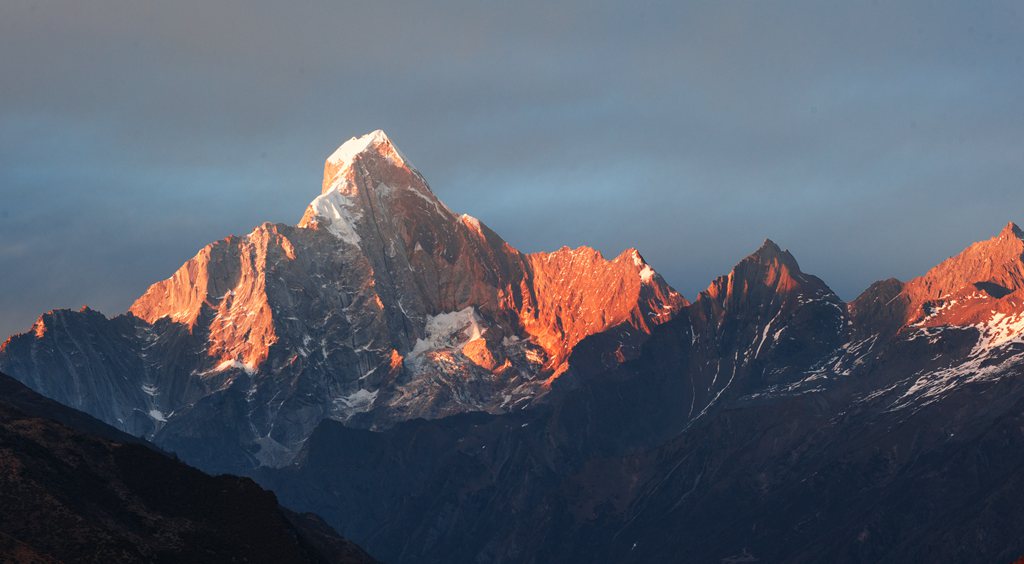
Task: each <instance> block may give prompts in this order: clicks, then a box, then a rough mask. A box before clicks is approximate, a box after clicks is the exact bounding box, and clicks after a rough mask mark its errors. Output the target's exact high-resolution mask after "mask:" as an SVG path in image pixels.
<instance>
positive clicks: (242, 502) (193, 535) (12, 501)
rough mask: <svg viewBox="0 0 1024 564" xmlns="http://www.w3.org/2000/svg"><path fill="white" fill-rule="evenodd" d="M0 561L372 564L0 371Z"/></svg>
mask: <svg viewBox="0 0 1024 564" xmlns="http://www.w3.org/2000/svg"><path fill="white" fill-rule="evenodd" d="M0 500H2V503H0V505H2V509H0V561H3V562H211V563H213V562H217V563H220V562H275V563H284V562H295V563H299V562H303V563H305V562H309V563H313V562H324V563H327V562H346V563H353V564H354V563H362V562H373V559H372V558H370V557H369V556H367V555H366V553H365V552H363V551H362V550H361V549H360V548H359V547H357V546H355V545H354V544H352V543H350V542H348V541H346V540H344V539H342V538H340V537H338V536H337V534H335V533H334V531H333V530H332V529H331V528H330V527H329V526H327V525H326V524H324V522H323V521H321V520H320V519H319V518H318V517H316V516H315V515H311V514H298V513H294V512H292V511H289V510H287V509H284V508H282V507H281V506H280V505H278V503H277V500H276V498H275V496H274V494H272V493H270V492H268V491H266V490H263V489H262V488H260V487H259V486H257V485H256V484H255V483H253V482H252V481H251V480H249V479H247V478H238V477H234V476H217V477H211V476H208V475H206V474H203V473H202V472H200V471H198V470H196V469H194V468H191V467H189V466H187V465H185V464H183V463H181V462H178V461H176V460H173V459H171V458H169V457H167V456H166V455H164V454H163V453H160V452H158V451H157V450H155V449H154V448H153V447H152V446H150V445H148V444H147V443H145V442H144V441H142V440H140V439H136V438H134V437H131V436H130V435H126V434H124V433H122V432H120V431H117V430H116V429H113V428H112V427H109V426H107V425H105V424H103V423H101V422H100V421H97V420H96V419H93V418H92V417H90V416H88V415H85V414H82V413H80V412H77V411H74V410H72V409H69V408H67V407H64V406H62V405H60V404H58V403H56V402H53V401H50V400H47V399H45V398H43V397H41V396H39V395H38V394H36V393H35V392H32V391H31V390H29V389H28V388H26V387H25V386H24V385H22V384H20V383H18V382H17V381H15V380H14V379H12V378H10V377H8V376H6V375H4V374H0Z"/></svg>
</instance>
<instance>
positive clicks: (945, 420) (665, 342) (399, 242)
mask: <svg viewBox="0 0 1024 564" xmlns="http://www.w3.org/2000/svg"><path fill="white" fill-rule="evenodd" d="M1022 285H1024V233H1022V231H1021V229H1020V228H1018V227H1017V226H1016V225H1014V224H1012V223H1011V224H1009V225H1007V226H1006V228H1005V229H1003V230H1002V232H1000V233H999V234H998V235H997V236H995V237H994V238H992V239H990V240H988V241H982V242H979V243H975V244H973V245H971V246H969V247H968V248H967V249H966V250H964V251H963V252H961V253H960V254H958V255H956V256H954V257H952V258H950V259H948V260H946V261H944V262H943V263H941V264H940V265H938V266H936V267H935V268H933V269H931V270H930V271H929V272H927V273H926V274H925V275H923V276H921V277H919V278H915V279H913V280H910V281H907V282H901V281H899V280H893V279H890V280H883V281H880V282H877V283H875V284H873V285H872V286H871V287H870V288H868V289H867V290H866V291H865V292H864V293H863V294H862V295H861V296H859V297H858V298H857V299H856V300H854V301H852V302H850V303H845V302H843V301H842V300H841V299H840V298H839V297H838V296H836V295H835V293H833V292H832V290H831V289H830V288H829V287H828V286H827V285H826V284H825V282H823V281H822V280H821V279H819V278H817V277H815V276H813V275H811V274H808V273H805V272H803V271H802V270H801V268H800V266H799V264H798V263H797V261H796V259H795V258H794V257H793V256H792V255H791V254H790V253H789V252H788V251H785V250H783V249H781V248H780V247H779V246H778V245H776V244H775V243H773V242H772V241H770V240H767V241H765V243H764V244H763V245H762V246H761V247H760V248H759V249H757V250H756V251H755V252H754V253H752V254H751V255H749V256H747V257H746V258H743V259H742V260H741V261H739V263H737V264H736V266H735V267H734V268H733V269H732V270H731V271H730V272H729V273H728V274H726V275H725V276H721V277H719V278H717V279H715V280H714V281H712V283H711V284H710V285H709V286H708V288H707V289H706V290H704V291H702V292H700V293H699V294H698V295H697V296H696V297H695V299H694V300H693V302H692V303H689V302H687V301H686V300H685V299H684V298H683V297H682V296H681V295H680V294H679V293H677V292H676V291H675V290H673V289H672V288H671V287H670V286H669V285H668V284H666V283H665V281H664V280H663V279H662V278H661V277H660V276H659V275H658V274H657V273H656V272H655V271H654V270H653V269H652V267H651V266H650V265H648V264H647V263H646V261H645V260H644V259H643V257H642V256H641V255H640V253H639V252H637V251H636V250H633V249H629V250H626V251H625V252H623V253H621V254H620V255H619V256H617V257H615V258H613V259H610V260H609V259H606V258H604V257H603V256H601V254H600V253H598V252H597V251H594V250H592V249H588V248H585V247H584V248H579V249H569V248H562V249H559V250H556V251H554V252H550V253H536V254H524V253H521V252H519V251H518V250H516V249H515V248H513V247H512V246H511V245H509V244H508V243H507V242H505V241H504V240H503V239H502V238H501V237H500V236H499V235H498V234H496V233H494V232H493V231H492V230H490V229H489V228H488V227H487V226H486V225H484V224H483V223H481V222H480V221H479V220H477V219H475V218H472V217H470V216H468V215H458V214H455V213H453V212H452V211H451V210H449V209H448V208H447V207H446V206H445V205H444V204H443V203H442V202H440V201H439V200H438V199H437V197H436V196H435V195H434V193H433V192H432V191H431V190H430V188H429V187H428V185H427V183H426V181H425V180H424V179H423V177H422V176H421V175H420V174H419V173H418V172H417V171H416V170H415V169H414V168H413V167H412V166H411V165H410V164H409V162H408V161H407V160H406V158H405V157H404V156H403V155H402V154H401V153H400V152H399V151H398V150H397V149H396V148H395V146H394V145H393V144H392V142H391V141H390V140H389V139H388V138H387V136H385V135H384V134H383V133H382V132H379V131H377V132H373V133H371V134H368V135H365V136H362V137H359V138H354V139H352V140H350V141H348V142H346V143H345V144H343V145H342V146H341V147H339V148H338V150H337V151H335V152H334V153H333V154H332V155H331V156H330V157H329V158H328V159H327V162H326V164H325V167H324V181H323V186H322V190H321V193H320V195H318V196H317V197H316V198H315V199H314V200H313V201H312V202H311V203H310V205H309V207H308V208H307V209H306V211H305V214H304V215H303V216H302V220H301V221H300V222H299V224H298V225H281V224H269V223H268V224H263V225H261V226H259V227H257V228H256V229H254V230H253V231H252V232H251V233H249V234H247V235H245V236H232V237H228V238H225V239H222V240H220V241H217V242H214V243H212V244H210V245H208V246H206V247H205V248H203V249H202V250H200V252H199V253H198V254H197V255H196V256H195V257H194V258H192V259H191V260H189V261H188V262H186V263H185V264H184V265H182V266H181V268H179V269H178V271H177V272H175V273H174V274H173V275H172V276H171V277H170V278H168V279H167V280H164V281H161V282H158V283H156V284H154V285H153V286H151V287H150V288H149V289H148V290H147V291H146V292H145V294H144V295H143V296H141V297H140V298H138V300H136V301H135V303H134V304H132V306H131V308H130V312H129V313H127V314H125V315H119V316H116V317H113V318H107V317H105V316H103V315H102V314H100V313H99V312H96V311H93V310H90V309H88V308H83V309H82V310H81V311H77V312H76V311H69V310H56V311H51V312H48V313H46V314H44V315H43V316H41V317H40V318H39V320H38V321H37V322H36V324H35V325H34V326H33V327H32V328H30V330H29V331H27V332H25V333H23V334H21V335H16V336H14V337H11V338H10V339H8V340H7V342H5V343H4V344H3V346H2V347H0V370H3V371H4V372H7V373H9V374H12V375H13V376H15V377H16V378H18V379H19V380H21V381H23V382H25V383H26V384H28V385H29V386H31V387H32V388H34V389H35V390H37V391H39V392H42V393H43V394H44V395H47V396H49V397H51V398H53V399H57V400H59V401H61V402H63V403H65V404H68V405H71V406H73V407H76V408H78V409H81V410H83V411H86V412H88V413H90V414H92V415H94V416H96V417H98V418H100V419H102V420H103V421H105V422H108V423H110V424H112V425H114V426H116V427H118V428H119V429H121V430H124V431H128V432H130V433H132V434H135V435H139V436H145V437H146V438H149V439H151V440H153V441H154V442H156V443H157V444H158V445H160V446H161V447H162V448H164V449H166V450H169V451H173V452H175V453H176V454H178V455H179V456H181V457H182V458H184V459H185V460H187V461H188V462H190V463H192V464H195V465H197V466H199V467H201V468H203V469H204V470H207V471H211V472H223V471H233V472H241V473H249V474H251V475H253V476H255V477H257V478H259V479H260V480H261V481H263V483H264V484H266V485H268V486H270V487H272V488H273V489H274V491H275V492H276V493H277V494H278V495H280V496H281V498H282V499H283V500H284V501H285V502H286V503H287V504H289V505H291V506H293V507H295V508H297V509H302V510H312V511H316V512H317V513H320V514H322V515H323V516H324V517H325V518H327V519H328V520H329V521H330V522H331V524H333V525H334V526H335V527H337V528H338V529H339V530H343V531H345V532H346V534H347V535H348V534H350V533H351V536H352V538H353V539H354V540H356V541H357V542H359V543H360V544H362V545H365V546H367V548H368V549H369V550H370V551H371V552H372V553H374V554H378V555H380V557H382V558H383V559H384V560H386V561H394V562H417V563H419V562H451V561H467V562H468V561H488V562H490V561H494V562H521V561H560V562H574V561H579V562H592V561H615V562H620V561H621V562H631V561H632V562H661V561H672V560H674V559H677V558H678V555H679V554H687V555H688V556H692V559H693V560H694V561H701V562H703V561H708V562H716V561H737V559H741V560H750V559H751V558H758V559H761V560H763V561H787V560H799V561H828V562H832V561H851V560H852V561H871V562H874V561H895V562H900V561H918V560H929V561H933V560H937V561H943V560H946V561H958V559H959V560H962V559H963V558H959V557H960V556H962V555H963V554H970V555H971V558H969V559H977V560H985V561H989V560H991V561H1006V560H1007V559H1008V558H1009V557H1010V556H1012V555H1015V554H1011V553H1013V551H1015V550H1017V549H1018V548H1019V549H1020V551H1021V552H1024V543H1021V542H1017V541H1016V540H1015V539H1018V538H1019V535H1015V536H1014V538H1007V539H1001V538H996V537H995V536H993V531H998V530H999V529H1000V527H1002V529H1007V530H1013V531H1016V530H1018V529H1019V528H1020V527H1017V526H1013V527H1009V528H1007V527H1006V526H1004V525H1001V524H1000V523H1002V520H1003V519H1004V518H1005V514H1006V511H1005V510H1003V509H1000V508H1001V507H1003V505H1000V504H1001V503H1002V504H1008V506H1011V507H1016V506H1019V505H1020V504H1021V502H1024V481H1022V480H1018V479H1017V478H1016V476H1019V475H1020V473H1019V472H1018V470H1019V468H1020V467H1021V466H1022V465H1024V455H1020V456H1018V455H1017V454H1016V453H1018V452H1020V453H1024V449H1022V448H1018V447H1020V446H1021V445H1024V438H1022V437H1024V435H1021V433H1020V429H1021V428H1022V427H1021V416H1020V413H1024V410H1022V408H1021V406H1024V379H1022V378H1021V375H1024V294H1022V292H1024V290H1022V289H1021V288H1022ZM371 431H372V432H371ZM964 476H969V477H970V478H964ZM968 486H969V487H968ZM936 492H940V493H941V496H942V499H937V495H939V494H937V493H936ZM453 500H458V501H457V503H458V510H452V507H455V505H454V504H455V503H456V502H455V501H453ZM1000 500H1003V501H1000ZM1006 500H1009V501H1006ZM937 507H949V508H951V509H950V511H948V512H943V511H938V510H936V508H937ZM965 516H966V517H965ZM965 519H966V520H965ZM1013 522H1014V523H1017V524H1024V517H1021V518H1019V519H1017V520H1015V521H1013ZM723 523H727V524H728V526H723V525H722V524H723ZM1022 526H1024V525H1022ZM907 539H910V540H907ZM1015 542H1016V543H1017V544H1014V543H1015ZM908 543H910V544H908ZM914 543H916V544H914ZM921 547H933V548H929V549H927V550H926V549H924V548H921ZM964 547H968V548H969V550H968V552H963V551H964V550H965V548H964ZM929 550H930V551H931V552H929ZM900 551H903V552H900ZM949 554H953V555H954V556H953V557H952V558H943V556H948V555H949ZM1016 554H1019V552H1018V553H1016ZM794 555H795V556H794ZM851 555H853V556H851ZM974 556H977V558H973V557H974Z"/></svg>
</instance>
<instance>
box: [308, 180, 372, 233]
mask: <svg viewBox="0 0 1024 564" xmlns="http://www.w3.org/2000/svg"><path fill="white" fill-rule="evenodd" d="M354 198H355V197H354V196H348V195H345V194H342V193H341V192H340V191H338V190H334V189H332V190H329V191H327V192H324V193H323V194H320V195H319V196H317V197H316V198H315V199H314V200H313V201H312V202H311V203H310V204H309V207H310V208H312V210H313V213H315V214H316V216H317V218H318V219H319V220H321V221H323V220H326V221H324V223H325V224H326V228H327V231H328V232H330V233H332V234H334V236H336V237H338V238H339V239H341V240H342V241H345V242H346V243H348V244H350V245H358V244H359V241H360V240H361V239H360V237H359V234H358V233H356V222H357V221H358V220H360V219H362V217H363V213H362V211H360V210H359V208H358V205H357V204H356V202H355V199H354Z"/></svg>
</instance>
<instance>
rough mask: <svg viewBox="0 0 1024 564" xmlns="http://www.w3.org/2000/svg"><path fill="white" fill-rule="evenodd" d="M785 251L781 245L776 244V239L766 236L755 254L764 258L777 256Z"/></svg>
mask: <svg viewBox="0 0 1024 564" xmlns="http://www.w3.org/2000/svg"><path fill="white" fill-rule="evenodd" d="M783 252H784V251H783V250H782V248H781V247H779V246H778V245H776V244H775V241H772V240H771V239H768V238H765V240H764V242H763V243H761V246H760V247H758V249H757V250H756V251H754V255H755V256H758V257H763V258H775V257H778V256H779V255H781V254H782V253H783Z"/></svg>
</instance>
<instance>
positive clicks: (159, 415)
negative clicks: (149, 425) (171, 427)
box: [149, 409, 167, 423]
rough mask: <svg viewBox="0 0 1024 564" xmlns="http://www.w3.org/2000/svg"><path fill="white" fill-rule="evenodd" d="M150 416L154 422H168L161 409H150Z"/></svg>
mask: <svg viewBox="0 0 1024 564" xmlns="http://www.w3.org/2000/svg"><path fill="white" fill-rule="evenodd" d="M149 416H150V417H152V418H153V420H154V421H159V422H161V423H166V422H167V418H166V417H164V412H162V411H160V410H159V409H150V410H149Z"/></svg>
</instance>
